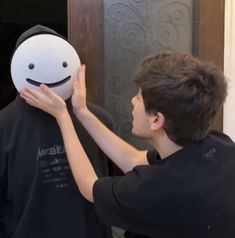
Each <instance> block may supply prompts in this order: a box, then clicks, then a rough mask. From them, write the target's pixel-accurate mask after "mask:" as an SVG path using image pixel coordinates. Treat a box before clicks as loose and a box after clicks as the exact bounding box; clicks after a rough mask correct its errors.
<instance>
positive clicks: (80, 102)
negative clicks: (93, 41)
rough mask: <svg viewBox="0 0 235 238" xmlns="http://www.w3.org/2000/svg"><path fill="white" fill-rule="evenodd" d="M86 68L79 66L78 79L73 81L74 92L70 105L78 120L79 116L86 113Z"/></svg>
mask: <svg viewBox="0 0 235 238" xmlns="http://www.w3.org/2000/svg"><path fill="white" fill-rule="evenodd" d="M85 73H86V66H85V65H81V67H80V70H79V73H78V79H75V80H74V91H73V95H72V105H73V110H74V113H75V114H76V115H77V117H78V118H79V116H80V115H82V114H84V113H86V112H87V111H88V109H87V106H86V79H85V78H86V77H85Z"/></svg>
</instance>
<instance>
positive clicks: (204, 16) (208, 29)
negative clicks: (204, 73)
mask: <svg viewBox="0 0 235 238" xmlns="http://www.w3.org/2000/svg"><path fill="white" fill-rule="evenodd" d="M224 17H225V0H200V3H199V49H198V50H199V52H198V57H199V58H200V59H202V60H206V61H210V62H212V63H214V64H216V65H218V66H219V67H220V68H221V69H223V67H224ZM213 128H214V129H216V130H219V131H223V110H222V109H221V111H220V113H219V115H218V118H217V119H216V121H215V124H214V126H213Z"/></svg>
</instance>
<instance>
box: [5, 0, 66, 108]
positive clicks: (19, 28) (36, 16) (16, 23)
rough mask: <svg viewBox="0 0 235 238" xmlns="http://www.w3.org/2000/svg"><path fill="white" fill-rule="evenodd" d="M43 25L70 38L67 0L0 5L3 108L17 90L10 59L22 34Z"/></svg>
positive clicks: (8, 2)
mask: <svg viewBox="0 0 235 238" xmlns="http://www.w3.org/2000/svg"><path fill="white" fill-rule="evenodd" d="M37 24H41V25H45V26H48V27H50V28H52V29H54V30H55V31H57V32H58V33H59V34H61V35H63V36H65V37H67V0H60V1H56V0H50V1H46V0H34V1H30V0H21V1H16V0H15V1H8V0H3V1H1V4H0V36H1V37H0V110H1V109H2V108H4V107H5V106H6V105H7V104H9V103H10V102H11V101H12V100H14V98H15V96H16V94H17V92H16V89H15V87H14V85H13V83H12V80H11V74H10V60H11V56H12V53H13V51H14V48H15V43H16V41H17V39H18V37H19V36H20V35H21V33H23V32H24V31H25V30H27V29H28V28H30V27H32V26H34V25H37Z"/></svg>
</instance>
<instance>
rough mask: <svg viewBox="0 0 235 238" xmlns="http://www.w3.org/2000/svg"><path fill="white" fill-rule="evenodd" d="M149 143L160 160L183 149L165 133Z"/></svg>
mask: <svg viewBox="0 0 235 238" xmlns="http://www.w3.org/2000/svg"><path fill="white" fill-rule="evenodd" d="M149 142H150V143H151V144H152V145H153V147H154V148H155V149H156V150H157V151H158V153H159V155H160V157H161V159H165V158H167V157H169V156H170V155H172V154H174V153H175V152H177V151H178V150H181V149H182V148H183V147H182V146H179V145H177V144H176V143H174V142H173V141H172V140H170V139H169V137H168V136H167V135H166V133H163V134H162V135H161V136H156V138H153V139H151V140H150V141H149Z"/></svg>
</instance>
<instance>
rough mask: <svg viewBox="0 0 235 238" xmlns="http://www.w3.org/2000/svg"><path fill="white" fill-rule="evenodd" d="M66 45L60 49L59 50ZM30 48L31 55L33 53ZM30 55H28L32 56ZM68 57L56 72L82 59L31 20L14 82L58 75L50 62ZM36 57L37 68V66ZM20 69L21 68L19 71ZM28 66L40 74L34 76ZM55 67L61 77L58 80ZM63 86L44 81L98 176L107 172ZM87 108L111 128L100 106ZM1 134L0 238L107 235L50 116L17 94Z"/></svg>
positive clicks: (1, 120) (2, 114)
mask: <svg viewBox="0 0 235 238" xmlns="http://www.w3.org/2000/svg"><path fill="white" fill-rule="evenodd" d="M33 40H35V42H33ZM30 42H33V44H34V45H33V47H37V45H38V44H39V45H40V46H39V47H42V46H43V47H44V46H45V47H46V48H45V49H47V50H48V52H46V53H45V49H44V48H43V47H42V48H40V49H35V48H30V50H29V48H27V47H28V46H29V44H31V43H30ZM53 42H56V44H52V43H53ZM64 46H65V50H64V51H63V50H62V49H61V48H63V47H64ZM66 47H67V48H66ZM68 51H69V53H68ZM35 52H37V54H35V55H32V54H34V53H35ZM58 52H59V53H58ZM21 54H22V58H21V59H20V55H21ZM45 54H47V55H46V56H45ZM59 54H62V55H59ZM31 56H32V57H33V59H34V61H30V60H31V59H32V58H30V57H31ZM57 56H58V57H57ZM67 56H68V59H66V60H65V59H64V61H63V62H59V63H61V65H60V66H61V68H62V69H61V70H63V69H66V70H67V69H68V70H70V71H71V72H72V74H75V73H76V72H75V71H76V70H77V69H78V67H79V64H80V61H79V58H78V56H76V52H75V50H74V49H73V48H72V46H71V45H70V44H69V43H68V42H67V41H66V40H65V39H64V38H63V37H61V36H60V35H59V34H58V33H57V32H55V31H54V30H52V29H50V28H48V27H45V26H41V25H37V26H34V27H32V28H30V29H29V30H27V31H26V32H24V33H23V34H22V35H21V36H20V38H19V40H18V41H17V44H16V49H15V52H14V54H13V57H12V65H11V70H12V71H11V72H12V77H13V82H14V84H15V86H16V88H17V89H18V90H20V87H23V86H24V85H29V84H30V83H32V82H33V79H34V80H35V78H32V77H31V78H30V77H28V78H27V80H26V78H25V79H24V78H21V77H20V76H21V75H24V74H25V72H26V73H27V72H29V74H30V75H31V76H32V75H33V76H35V77H37V80H39V76H41V75H43V78H41V79H40V80H41V82H44V83H46V81H45V78H46V79H48V80H54V79H53V78H52V75H53V72H55V73H58V71H59V70H58V69H56V67H55V66H54V65H53V64H54V63H55V62H56V59H57V58H59V57H62V58H66V57H67ZM17 57H18V58H17ZM41 58H43V59H41ZM70 58H72V60H73V61H75V62H71V64H74V65H72V66H71V67H72V68H69V67H70V60H71V59H70ZM74 59H75V60H74ZM40 60H41V61H40ZM50 60H51V61H50ZM25 63H26V64H25ZM39 63H42V64H41V66H43V69H41V71H40V69H39ZM50 63H51V65H50ZM24 67H25V68H26V69H25V71H24V70H22V68H24ZM46 67H48V68H46ZM33 69H35V70H38V72H36V73H35V74H33V73H32V70H33ZM53 70H54V71H53ZM47 72H49V76H47ZM59 72H60V74H59V76H63V78H64V75H63V73H61V71H59ZM56 76H57V75H56ZM55 78H56V77H55ZM71 78H72V77H71ZM17 80H18V81H20V82H18V81H17ZM30 80H31V81H30ZM43 80H44V81H43ZM16 81H17V82H16ZM66 83H67V85H65V84H66ZM65 84H59V83H58V82H52V81H50V82H48V84H47V85H48V86H50V87H51V88H52V89H53V90H55V92H57V93H58V94H59V95H60V96H61V97H63V98H64V99H65V100H66V104H67V106H68V111H69V113H70V115H71V117H72V120H73V122H74V125H75V128H76V132H77V133H78V134H79V135H80V137H81V141H82V144H83V146H84V148H85V150H86V153H87V154H89V157H90V159H91V163H92V164H93V166H94V168H95V170H96V172H97V174H99V176H101V177H102V176H107V175H108V162H107V158H106V157H105V155H104V154H103V153H102V151H101V150H100V149H99V148H98V146H97V145H96V144H95V142H94V141H93V139H92V138H91V137H90V136H89V135H88V133H87V132H86V131H85V130H84V128H83V126H82V125H81V124H80V123H79V122H78V121H77V120H76V119H75V116H74V114H73V112H72V105H71V99H70V96H71V94H72V90H73V84H72V83H70V82H68V81H66V82H65ZM68 84H69V85H68ZM38 85H39V84H37V83H36V81H35V82H34V83H33V84H32V85H31V86H32V87H34V88H35V89H37V87H38ZM89 108H90V110H91V111H93V113H94V114H95V115H97V117H98V118H100V120H101V121H103V122H104V124H106V125H107V126H108V127H109V128H110V129H113V121H112V118H111V117H110V115H109V114H108V113H107V112H106V111H105V110H103V109H101V108H100V107H98V106H96V105H94V104H91V103H89ZM0 135H1V136H0V233H1V232H2V233H3V238H11V237H12V238H13V237H14V238H42V237H43V238H53V237H55V238H65V237H66V238H76V237H79V238H92V237H96V238H110V237H112V235H111V229H110V227H109V226H106V225H104V224H103V223H102V222H101V221H100V219H99V218H98V216H97V214H96V213H95V210H94V205H93V204H92V203H90V202H89V201H87V200H86V199H85V198H84V197H83V196H82V195H81V193H80V192H79V189H78V187H77V185H76V182H75V180H74V178H73V176H72V173H71V169H70V166H69V163H68V160H67V156H66V152H65V149H64V143H63V140H62V136H61V133H60V129H59V127H58V125H57V123H56V120H55V119H54V118H53V117H52V116H50V115H48V114H46V113H44V112H42V111H41V110H38V109H36V108H33V107H31V106H29V105H27V104H26V103H25V101H24V100H23V99H22V98H21V97H20V96H19V95H18V96H17V97H16V99H15V100H14V101H13V102H12V103H10V104H9V105H8V106H7V107H5V108H4V109H3V110H1V111H0ZM78 169H80V168H78Z"/></svg>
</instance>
